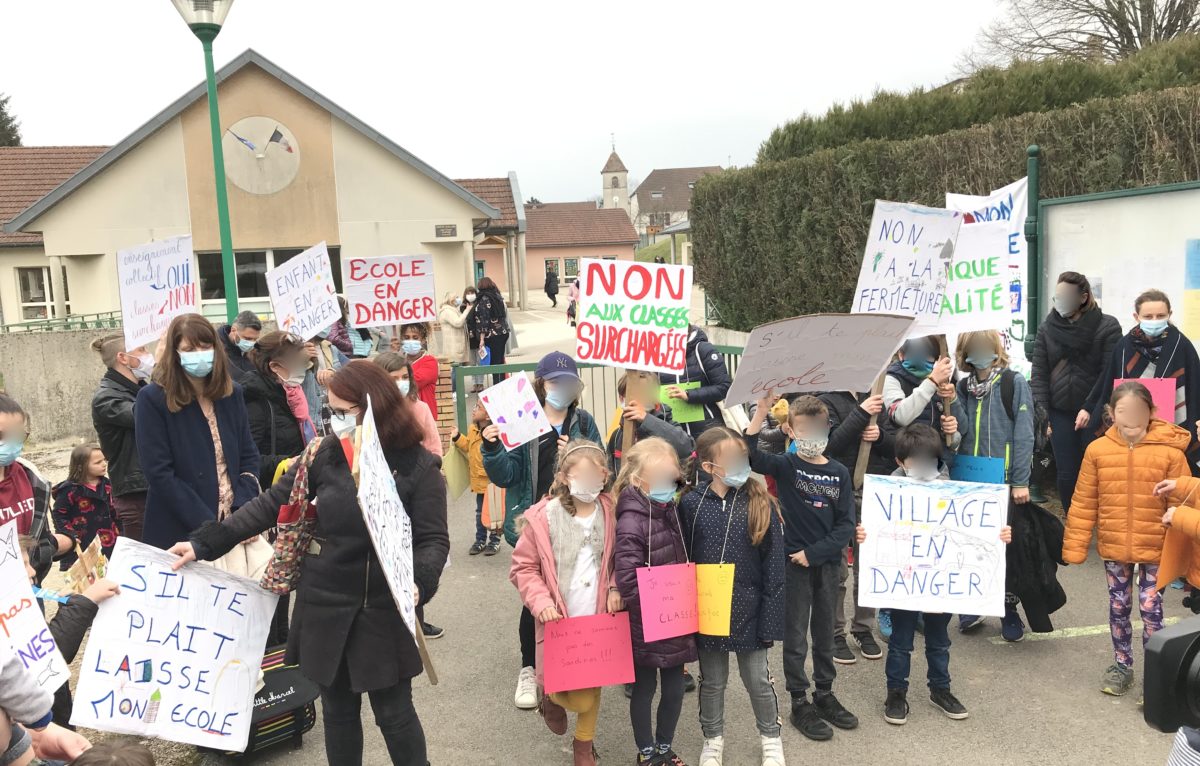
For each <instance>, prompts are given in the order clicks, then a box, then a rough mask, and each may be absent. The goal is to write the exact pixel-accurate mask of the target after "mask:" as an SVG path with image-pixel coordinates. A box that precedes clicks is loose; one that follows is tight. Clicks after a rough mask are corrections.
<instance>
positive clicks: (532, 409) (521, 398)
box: [479, 372, 552, 452]
mask: <svg viewBox="0 0 1200 766" xmlns="http://www.w3.org/2000/svg"><path fill="white" fill-rule="evenodd" d="M479 401H480V402H482V403H483V408H484V409H485V410H487V414H488V417H489V418H491V420H492V422H493V423H495V424H496V427H497V428H499V429H500V442H501V443H502V444H503V445H504V448H505V449H506V450H509V451H510V452H511V451H512V450H514V449H516V448H517V447H520V446H521V445H522V444H524V443H525V442H530V441H533V440H534V439H536V438H538V437H539V436H541V435H542V434H544V433H549V432H550V429H551V428H552V426H551V425H550V421H548V420H546V413H545V411H543V410H542V405H541V403H540V402H538V398H537V394H536V393H534V390H533V384H532V383H530V382H529V378H528V377H527V376H526V374H525V373H523V372H521V373H517V374H515V375H511V376H509V377H508V378H505V379H504V380H502V381H500V382H499V383H497V384H496V385H494V386H492V387H491V388H487V389H484V390H483V391H481V392H479Z"/></svg>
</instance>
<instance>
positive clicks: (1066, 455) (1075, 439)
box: [1048, 409, 1095, 512]
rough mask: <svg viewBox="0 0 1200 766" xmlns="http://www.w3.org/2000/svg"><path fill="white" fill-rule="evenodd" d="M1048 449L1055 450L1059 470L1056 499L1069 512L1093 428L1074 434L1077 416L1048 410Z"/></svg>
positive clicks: (1055, 460)
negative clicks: (1059, 500) (1049, 447)
mask: <svg viewBox="0 0 1200 766" xmlns="http://www.w3.org/2000/svg"><path fill="white" fill-rule="evenodd" d="M1048 414H1049V416H1050V428H1051V429H1052V430H1051V432H1050V446H1051V447H1052V448H1053V449H1054V465H1055V466H1056V467H1057V469H1058V496H1059V498H1061V499H1062V506H1063V510H1064V511H1067V512H1069V511H1070V510H1071V498H1072V496H1074V494H1075V482H1076V480H1077V479H1078V478H1079V467H1080V466H1081V465H1083V453H1084V452H1085V451H1086V450H1087V446H1088V445H1089V444H1091V443H1092V441H1093V436H1092V434H1093V432H1094V430H1095V425H1094V424H1092V425H1089V426H1088V427H1087V428H1084V429H1081V430H1079V431H1076V430H1075V415H1076V414H1078V413H1076V412H1064V411H1063V410H1055V409H1051V410H1050V412H1049V413H1048Z"/></svg>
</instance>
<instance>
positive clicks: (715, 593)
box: [696, 564, 735, 636]
mask: <svg viewBox="0 0 1200 766" xmlns="http://www.w3.org/2000/svg"><path fill="white" fill-rule="evenodd" d="M734 571H735V567H734V565H733V564H699V565H698V566H697V567H696V598H697V601H698V603H699V608H700V626H699V632H700V633H703V634H704V635H706V636H728V635H729V621H730V619H731V617H730V614H731V612H732V610H733V574H734Z"/></svg>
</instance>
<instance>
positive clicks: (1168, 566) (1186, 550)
mask: <svg viewBox="0 0 1200 766" xmlns="http://www.w3.org/2000/svg"><path fill="white" fill-rule="evenodd" d="M1176 482H1177V486H1176V489H1175V492H1174V494H1172V495H1171V500H1170V503H1169V504H1170V505H1174V506H1176V508H1175V516H1174V518H1172V519H1171V526H1170V527H1168V528H1167V532H1166V537H1164V538H1163V553H1162V560H1161V561H1160V562H1159V565H1158V589H1159V590H1162V589H1164V588H1166V587H1167V585H1168V584H1169V583H1172V582H1174V581H1175V580H1177V579H1178V578H1180V577H1187V581H1188V583H1189V584H1190V585H1191V586H1192V587H1193V588H1200V492H1198V491H1197V490H1200V479H1196V478H1194V477H1191V476H1181V477H1179V479H1177V480H1176Z"/></svg>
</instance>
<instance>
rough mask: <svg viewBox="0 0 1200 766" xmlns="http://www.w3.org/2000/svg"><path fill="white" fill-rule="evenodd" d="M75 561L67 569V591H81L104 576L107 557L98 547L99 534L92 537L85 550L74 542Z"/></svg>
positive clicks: (106, 567)
mask: <svg viewBox="0 0 1200 766" xmlns="http://www.w3.org/2000/svg"><path fill="white" fill-rule="evenodd" d="M75 556H76V558H75V563H74V564H72V565H71V568H70V569H68V570H67V587H66V588H65V589H64V590H66V591H67V592H69V593H83V592H84V591H85V590H87V588H88V586H89V585H91V584H92V583H94V582H96V580H99V579H100V578H102V577H104V573H105V572H106V571H107V570H108V558H107V557H106V556H105V555H104V550H103V549H102V548H101V547H100V536H99V535H97V536H96V537H93V538H92V543H91V545H89V546H88V547H87V550H81V549H80V547H79V543H75Z"/></svg>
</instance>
